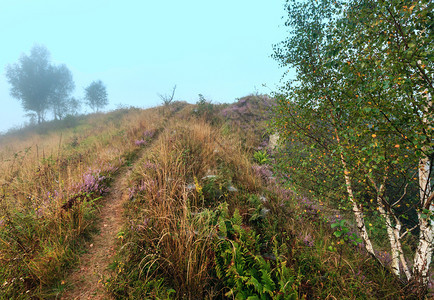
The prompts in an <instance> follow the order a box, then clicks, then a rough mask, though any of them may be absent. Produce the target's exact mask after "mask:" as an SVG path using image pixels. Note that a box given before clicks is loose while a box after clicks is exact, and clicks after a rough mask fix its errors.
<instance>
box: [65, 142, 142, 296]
mask: <svg viewBox="0 0 434 300" xmlns="http://www.w3.org/2000/svg"><path fill="white" fill-rule="evenodd" d="M145 151H146V148H145V149H142V150H141V152H139V155H138V157H139V158H140V156H141V155H143V154H144V153H145ZM135 161H137V159H136V160H135ZM131 169H132V168H131V167H126V166H124V167H122V169H121V171H120V172H119V174H118V175H117V176H116V177H115V178H114V180H113V183H112V186H111V188H110V193H109V194H108V195H107V196H106V197H105V198H104V200H103V206H102V207H101V208H100V215H99V218H100V219H99V221H98V223H99V224H98V225H97V227H98V229H99V230H98V233H97V234H95V236H94V237H93V238H92V241H91V242H90V243H89V244H88V245H87V247H86V248H87V253H85V254H83V255H82V257H81V258H80V263H79V265H78V268H77V269H76V270H75V271H74V272H73V273H71V274H70V275H69V276H68V277H67V278H66V280H65V285H66V291H65V292H64V293H63V295H62V298H61V299H110V298H111V297H110V296H109V295H108V294H107V292H106V291H105V289H104V285H103V282H104V281H103V280H102V279H103V277H104V276H105V277H106V278H107V275H108V274H109V272H108V270H107V267H108V265H109V263H110V262H111V260H112V258H113V256H114V254H115V251H116V239H117V236H116V235H117V233H118V232H119V230H120V228H121V227H122V224H123V204H124V203H125V201H126V200H127V199H128V194H127V191H126V179H127V178H128V175H129V172H131Z"/></svg>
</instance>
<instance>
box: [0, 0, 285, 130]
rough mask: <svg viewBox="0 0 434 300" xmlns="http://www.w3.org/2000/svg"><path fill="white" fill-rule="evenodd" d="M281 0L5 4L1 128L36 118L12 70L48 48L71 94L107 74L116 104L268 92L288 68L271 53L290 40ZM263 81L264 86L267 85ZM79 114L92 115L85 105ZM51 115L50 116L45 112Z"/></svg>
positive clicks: (226, 99) (0, 17)
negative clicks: (19, 95) (69, 80)
mask: <svg viewBox="0 0 434 300" xmlns="http://www.w3.org/2000/svg"><path fill="white" fill-rule="evenodd" d="M283 5H284V2H283V1H273V3H268V2H264V1H244V0H243V1H237V2H236V3H233V2H231V1H227V0H226V1H220V2H219V3H204V2H203V1H195V0H190V1H185V2H183V3H179V2H177V1H164V2H158V3H145V2H142V1H125V2H122V3H120V2H117V1H102V0H95V1H91V2H88V1H82V0H80V1H62V2H59V1H54V0H46V1H29V0H18V1H14V2H10V3H8V4H3V5H2V7H1V10H0V25H1V28H2V29H0V32H1V33H2V37H3V44H4V45H5V47H4V48H3V49H2V55H1V56H0V67H1V68H2V72H1V76H0V99H1V100H0V101H1V102H2V105H3V108H2V110H0V111H1V113H0V133H4V132H5V131H7V130H8V129H10V128H13V127H19V126H21V125H23V123H24V122H26V121H28V120H29V118H27V117H25V114H26V112H25V111H24V110H23V109H22V106H21V103H20V101H19V100H17V99H15V98H13V97H12V96H11V95H10V88H11V86H10V85H9V83H8V81H7V78H6V76H5V73H6V67H7V66H8V65H13V64H16V63H18V62H19V59H20V57H21V56H22V55H23V54H24V55H29V54H30V50H31V48H32V47H33V46H34V45H41V46H44V47H46V48H47V50H48V51H49V52H50V55H51V57H50V58H51V63H53V64H55V65H60V64H65V65H66V66H67V68H68V69H69V70H70V71H71V73H72V75H73V80H74V82H75V90H74V92H73V93H72V95H73V96H74V97H75V98H78V99H82V98H83V95H84V88H85V87H86V86H87V85H89V84H90V83H91V82H92V81H95V80H101V81H102V82H104V84H105V85H106V87H107V93H108V100H109V105H108V106H107V107H106V108H105V109H104V110H111V109H115V108H116V107H118V106H119V105H125V106H136V107H143V108H148V107H153V106H157V105H160V104H161V102H162V101H161V99H160V98H159V96H158V94H167V93H170V92H171V90H172V88H173V86H174V85H176V86H177V89H176V93H175V97H174V99H175V100H182V101H187V102H189V103H195V102H196V101H197V100H198V94H203V95H204V97H205V98H206V99H207V100H210V101H212V102H213V103H230V102H233V101H234V100H235V99H236V98H240V97H243V96H246V95H248V94H251V93H255V92H258V93H271V92H272V91H275V90H276V86H277V84H278V82H279V80H280V78H281V76H282V75H283V70H282V69H280V68H279V67H278V64H277V62H276V61H274V60H273V59H272V58H271V57H270V55H271V54H272V53H273V51H272V45H273V44H276V43H279V42H280V41H282V40H283V39H284V38H285V28H284V26H283V20H282V18H281V17H282V16H283V15H284V6H283ZM263 84H266V85H267V87H263V86H262V85H263ZM81 112H82V113H84V112H90V109H89V108H87V107H86V106H85V105H83V107H82V110H81ZM47 117H48V118H47V119H51V118H52V116H51V113H50V112H49V113H48V114H47Z"/></svg>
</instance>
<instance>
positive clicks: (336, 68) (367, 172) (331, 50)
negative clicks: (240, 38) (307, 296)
mask: <svg viewBox="0 0 434 300" xmlns="http://www.w3.org/2000/svg"><path fill="white" fill-rule="evenodd" d="M286 9H287V12H288V16H289V18H288V21H287V22H286V25H287V26H288V27H289V29H290V36H289V38H288V39H287V40H285V41H283V42H282V43H280V44H278V45H276V47H275V55H274V57H275V58H276V59H277V60H278V61H279V62H280V63H281V65H282V66H284V67H291V68H295V71H296V78H295V79H293V80H292V81H290V82H288V83H287V84H286V85H285V86H284V87H283V88H282V91H281V92H282V94H283V95H284V97H281V98H280V99H281V100H280V101H279V106H278V108H277V110H276V119H275V124H276V127H277V128H278V129H279V131H280V133H281V136H282V137H284V138H286V141H287V144H289V143H291V142H297V143H298V144H302V145H304V147H302V148H299V150H306V149H315V151H312V150H308V151H307V152H304V153H302V154H299V155H298V156H296V157H299V158H300V161H303V164H304V166H311V167H312V166H315V163H318V164H319V165H320V166H321V167H320V168H321V169H329V170H333V171H328V172H327V174H329V175H330V174H335V175H339V174H341V175H340V176H337V178H336V176H335V177H333V176H328V177H323V178H317V179H316V180H315V181H316V182H317V183H318V186H316V185H313V184H312V185H311V186H312V189H316V190H317V191H319V192H321V190H322V191H324V190H326V189H327V185H329V186H336V184H340V186H341V188H340V189H336V194H337V193H338V192H339V191H341V192H342V190H343V188H344V189H345V191H346V195H347V199H348V202H349V204H350V205H351V206H352V210H353V212H354V217H355V222H356V224H357V228H358V230H359V235H360V236H361V237H362V238H363V240H364V243H365V247H366V250H367V251H368V252H369V253H370V254H371V255H373V256H374V257H376V252H375V249H374V247H375V244H374V243H373V242H372V241H371V239H370V237H369V234H368V231H367V230H366V226H365V223H366V222H365V213H367V212H369V209H373V210H374V212H377V213H378V214H379V215H380V221H381V222H383V223H384V225H385V227H386V229H387V230H386V232H387V233H386V236H387V238H388V240H389V244H390V245H389V247H390V253H391V257H392V264H391V266H390V267H391V270H392V272H393V273H394V274H396V275H397V276H400V277H403V276H404V279H405V280H406V281H408V282H411V283H412V285H410V286H411V287H412V288H413V291H415V292H417V293H423V292H424V290H425V288H426V286H427V283H428V275H429V268H430V264H431V257H432V247H433V246H432V243H433V223H432V217H433V216H432V215H433V212H432V209H433V206H432V202H433V197H434V196H433V192H432V182H431V181H430V179H431V178H432V160H433V152H434V151H433V148H434V146H433V127H432V122H433V113H432V111H433V109H432V100H431V95H432V92H433V77H432V68H433V49H432V24H433V16H432V11H433V4H432V2H431V1H387V2H386V1H370V0H366V1H360V0H357V1H342V2H339V1H327V0H325V1H319V2H316V1H315V2H313V1H310V2H304V1H287V4H286ZM300 116H302V117H300ZM320 149H321V151H320ZM309 152H310V157H309ZM312 153H316V156H314V157H313V158H312ZM319 153H321V154H320V156H318V154H319ZM307 160H310V161H308V162H306V161H307ZM303 164H302V165H301V166H303ZM297 167H300V165H299V166H297ZM292 168H294V167H292ZM314 169H315V168H310V169H309V170H310V171H312V170H314ZM316 169H318V168H316ZM321 173H323V174H325V172H324V171H323V170H322V171H321V172H313V173H312V175H320V174H321ZM413 173H418V176H414V175H413ZM398 182H400V183H402V184H401V186H400V188H396V186H397V183H398ZM320 185H324V186H325V188H320V187H319V186H320ZM414 187H417V188H414ZM319 195H321V193H320V194H319ZM321 196H322V195H321ZM404 208H405V209H404ZM369 213H372V212H369ZM412 214H413V215H417V217H412ZM409 219H411V220H410V221H413V222H414V223H415V224H414V226H411V222H410V221H408V222H407V221H406V222H405V223H404V222H403V220H409ZM412 231H413V232H416V233H415V235H418V242H417V245H415V247H416V251H415V252H414V253H413V255H414V259H413V269H412V270H410V268H409V266H408V259H406V257H405V255H404V251H403V249H402V240H403V239H404V238H405V237H406V236H408V235H410V234H411V232H412ZM417 232H418V234H417Z"/></svg>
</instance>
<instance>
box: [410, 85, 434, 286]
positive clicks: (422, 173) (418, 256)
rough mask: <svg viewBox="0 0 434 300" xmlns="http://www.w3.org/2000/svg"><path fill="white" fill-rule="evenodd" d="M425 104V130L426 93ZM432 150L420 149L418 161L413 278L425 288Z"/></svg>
mask: <svg viewBox="0 0 434 300" xmlns="http://www.w3.org/2000/svg"><path fill="white" fill-rule="evenodd" d="M426 99H427V104H426V106H425V111H424V116H423V123H425V124H426V126H427V128H431V124H429V118H428V117H430V116H431V115H432V109H433V107H432V101H431V95H430V94H429V93H427V95H426ZM431 150H432V149H429V148H427V147H423V148H422V152H423V153H425V155H424V156H423V157H422V158H421V159H420V160H419V188H420V204H421V207H420V210H419V211H418V217H419V230H420V233H419V244H418V246H417V249H416V253H415V256H414V265H413V277H414V279H415V280H417V281H418V282H419V283H422V284H423V285H424V286H426V285H427V284H428V282H429V267H430V264H431V259H432V251H433V232H434V223H433V222H432V221H431V219H430V216H429V215H431V214H432V213H433V212H434V209H433V204H432V202H433V196H434V195H433V191H432V190H431V182H430V175H431V174H430V173H431V167H432V166H431V163H432V161H431V159H430V158H429V157H428V156H427V155H426V153H429V151H431ZM423 209H427V210H429V211H430V214H429V215H428V217H427V214H425V213H424V212H423Z"/></svg>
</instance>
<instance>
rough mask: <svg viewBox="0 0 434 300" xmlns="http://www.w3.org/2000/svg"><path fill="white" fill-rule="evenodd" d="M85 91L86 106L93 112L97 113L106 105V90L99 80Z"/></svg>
mask: <svg viewBox="0 0 434 300" xmlns="http://www.w3.org/2000/svg"><path fill="white" fill-rule="evenodd" d="M84 90H85V96H84V98H85V100H86V104H87V105H89V107H90V108H91V109H93V111H99V109H101V108H103V107H104V106H106V105H107V104H108V99H107V90H106V87H105V85H104V83H102V81H101V80H98V81H93V82H92V83H91V84H90V85H89V86H88V87H87V88H85V89H84Z"/></svg>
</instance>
